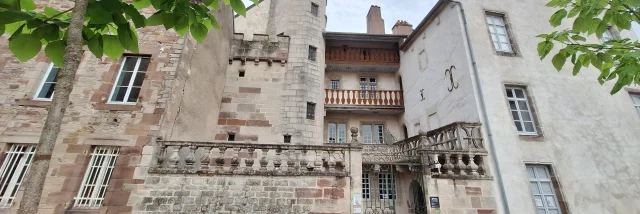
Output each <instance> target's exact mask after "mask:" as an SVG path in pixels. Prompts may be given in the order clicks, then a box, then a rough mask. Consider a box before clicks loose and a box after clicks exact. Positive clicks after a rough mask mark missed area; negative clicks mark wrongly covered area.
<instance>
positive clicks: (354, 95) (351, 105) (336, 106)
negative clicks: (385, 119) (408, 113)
mask: <svg viewBox="0 0 640 214" xmlns="http://www.w3.org/2000/svg"><path fill="white" fill-rule="evenodd" d="M324 104H325V108H326V109H327V111H328V112H336V113H362V114H381V113H382V114H385V113H386V114H399V113H402V112H404V100H403V98H402V91H399V90H371V91H370V90H341V89H325V98H324Z"/></svg>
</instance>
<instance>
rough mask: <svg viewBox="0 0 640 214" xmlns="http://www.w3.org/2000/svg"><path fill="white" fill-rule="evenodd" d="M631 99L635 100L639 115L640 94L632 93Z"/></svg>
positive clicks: (639, 114)
mask: <svg viewBox="0 0 640 214" xmlns="http://www.w3.org/2000/svg"><path fill="white" fill-rule="evenodd" d="M631 100H632V101H633V105H634V106H635V107H636V111H638V116H640V95H637V94H633V95H631Z"/></svg>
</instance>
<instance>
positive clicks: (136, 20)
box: [124, 5, 145, 28]
mask: <svg viewBox="0 0 640 214" xmlns="http://www.w3.org/2000/svg"><path fill="white" fill-rule="evenodd" d="M124 13H125V14H127V16H129V17H130V18H131V21H133V25H135V26H136V28H141V27H144V26H145V22H144V20H145V18H144V16H143V15H141V14H140V12H138V10H136V8H135V7H132V6H131V5H128V6H127V7H126V8H125V9H124Z"/></svg>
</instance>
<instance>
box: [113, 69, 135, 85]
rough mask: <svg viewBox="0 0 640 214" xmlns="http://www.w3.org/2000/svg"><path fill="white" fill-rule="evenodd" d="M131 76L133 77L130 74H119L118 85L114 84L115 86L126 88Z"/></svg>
mask: <svg viewBox="0 0 640 214" xmlns="http://www.w3.org/2000/svg"><path fill="white" fill-rule="evenodd" d="M131 75H133V73H132V72H122V73H120V77H119V79H118V83H117V84H116V86H128V85H129V81H130V80H131Z"/></svg>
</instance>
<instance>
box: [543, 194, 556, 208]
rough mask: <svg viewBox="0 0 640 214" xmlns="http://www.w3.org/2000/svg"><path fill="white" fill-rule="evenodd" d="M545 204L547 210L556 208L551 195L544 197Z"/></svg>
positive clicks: (554, 200) (554, 199)
mask: <svg viewBox="0 0 640 214" xmlns="http://www.w3.org/2000/svg"><path fill="white" fill-rule="evenodd" d="M545 199H546V202H547V207H549V208H556V207H558V205H557V204H556V198H555V197H553V195H547V196H545Z"/></svg>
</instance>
